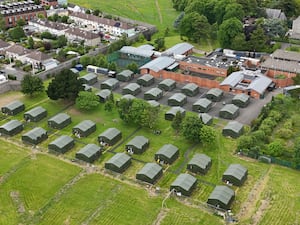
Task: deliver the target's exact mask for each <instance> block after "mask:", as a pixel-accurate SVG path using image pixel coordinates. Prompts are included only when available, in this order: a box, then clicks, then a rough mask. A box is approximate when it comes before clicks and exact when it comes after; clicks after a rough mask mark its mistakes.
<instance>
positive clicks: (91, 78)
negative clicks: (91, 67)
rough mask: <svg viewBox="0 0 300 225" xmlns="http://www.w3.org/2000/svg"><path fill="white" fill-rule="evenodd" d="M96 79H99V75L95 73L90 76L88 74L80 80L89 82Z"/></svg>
mask: <svg viewBox="0 0 300 225" xmlns="http://www.w3.org/2000/svg"><path fill="white" fill-rule="evenodd" d="M95 78H97V75H96V74H94V73H88V74H86V75H84V76H82V77H80V79H85V80H87V81H89V80H93V79H95Z"/></svg>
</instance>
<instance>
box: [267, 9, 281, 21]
mask: <svg viewBox="0 0 300 225" xmlns="http://www.w3.org/2000/svg"><path fill="white" fill-rule="evenodd" d="M266 14H267V18H268V19H280V20H286V16H285V13H284V12H283V11H281V9H272V8H266Z"/></svg>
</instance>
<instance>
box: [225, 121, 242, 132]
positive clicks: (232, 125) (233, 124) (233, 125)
mask: <svg viewBox="0 0 300 225" xmlns="http://www.w3.org/2000/svg"><path fill="white" fill-rule="evenodd" d="M241 129H243V124H241V123H239V122H237V121H229V122H228V123H227V125H226V126H225V127H224V128H223V130H232V131H234V132H235V133H238V132H240V130H241Z"/></svg>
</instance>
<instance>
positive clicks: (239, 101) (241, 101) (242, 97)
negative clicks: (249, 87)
mask: <svg viewBox="0 0 300 225" xmlns="http://www.w3.org/2000/svg"><path fill="white" fill-rule="evenodd" d="M249 103H250V96H249V95H246V94H243V93H241V94H237V95H235V96H234V97H233V99H232V104H234V105H236V106H238V107H240V108H245V107H247V106H248V105H249Z"/></svg>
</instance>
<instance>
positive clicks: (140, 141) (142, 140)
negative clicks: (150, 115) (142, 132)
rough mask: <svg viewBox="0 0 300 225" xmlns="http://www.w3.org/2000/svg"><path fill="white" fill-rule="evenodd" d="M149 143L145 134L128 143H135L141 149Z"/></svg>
mask: <svg viewBox="0 0 300 225" xmlns="http://www.w3.org/2000/svg"><path fill="white" fill-rule="evenodd" d="M147 143H149V139H148V138H145V137H144V136H135V137H134V138H133V139H131V140H130V141H129V142H128V143H127V144H126V145H133V146H135V147H137V148H140V149H141V148H142V147H143V146H144V145H145V144H147Z"/></svg>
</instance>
